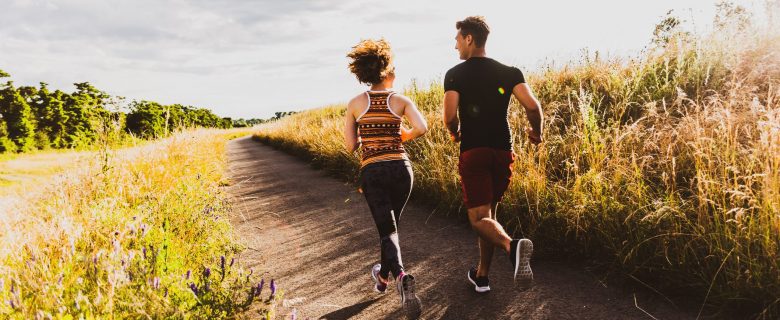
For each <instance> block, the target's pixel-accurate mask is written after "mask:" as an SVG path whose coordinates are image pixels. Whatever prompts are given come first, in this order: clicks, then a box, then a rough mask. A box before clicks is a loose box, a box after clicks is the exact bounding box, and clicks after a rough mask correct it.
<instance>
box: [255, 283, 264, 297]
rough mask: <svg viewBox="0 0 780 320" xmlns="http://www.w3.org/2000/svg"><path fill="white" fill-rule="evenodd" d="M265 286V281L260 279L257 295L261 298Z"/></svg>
mask: <svg viewBox="0 0 780 320" xmlns="http://www.w3.org/2000/svg"><path fill="white" fill-rule="evenodd" d="M264 286H265V279H260V283H258V284H257V287H256V288H257V294H256V295H258V296H259V295H260V294H261V293H263V287H264Z"/></svg>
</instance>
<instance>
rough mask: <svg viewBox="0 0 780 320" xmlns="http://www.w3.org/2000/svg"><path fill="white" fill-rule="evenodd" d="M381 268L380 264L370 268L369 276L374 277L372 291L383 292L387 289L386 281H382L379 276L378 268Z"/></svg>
mask: <svg viewBox="0 0 780 320" xmlns="http://www.w3.org/2000/svg"><path fill="white" fill-rule="evenodd" d="M380 269H382V265H381V264H378V263H377V264H375V265H374V267H372V268H371V278H372V279H374V291H376V292H379V293H385V291H386V290H387V282H384V281H382V278H381V277H380V276H379V270H380Z"/></svg>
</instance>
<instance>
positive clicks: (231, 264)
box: [230, 258, 236, 267]
mask: <svg viewBox="0 0 780 320" xmlns="http://www.w3.org/2000/svg"><path fill="white" fill-rule="evenodd" d="M233 262H236V258H230V267H232V266H233Z"/></svg>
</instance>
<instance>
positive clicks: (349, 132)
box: [344, 101, 360, 153]
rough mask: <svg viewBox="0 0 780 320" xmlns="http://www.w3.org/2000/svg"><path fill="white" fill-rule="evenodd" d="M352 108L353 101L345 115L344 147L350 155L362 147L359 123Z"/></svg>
mask: <svg viewBox="0 0 780 320" xmlns="http://www.w3.org/2000/svg"><path fill="white" fill-rule="evenodd" d="M351 106H352V101H350V103H349V104H348V105H347V110H346V113H345V114H344V146H345V147H346V148H347V152H349V153H352V152H355V150H357V148H358V146H360V143H359V142H358V134H357V123H356V120H355V115H354V114H353V113H352V108H351Z"/></svg>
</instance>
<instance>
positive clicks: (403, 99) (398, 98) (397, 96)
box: [390, 93, 414, 105]
mask: <svg viewBox="0 0 780 320" xmlns="http://www.w3.org/2000/svg"><path fill="white" fill-rule="evenodd" d="M394 102H395V103H402V104H404V105H410V104H414V102H413V101H412V99H410V98H409V97H407V96H405V95H403V94H402V93H394V94H393V95H392V96H390V103H394Z"/></svg>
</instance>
